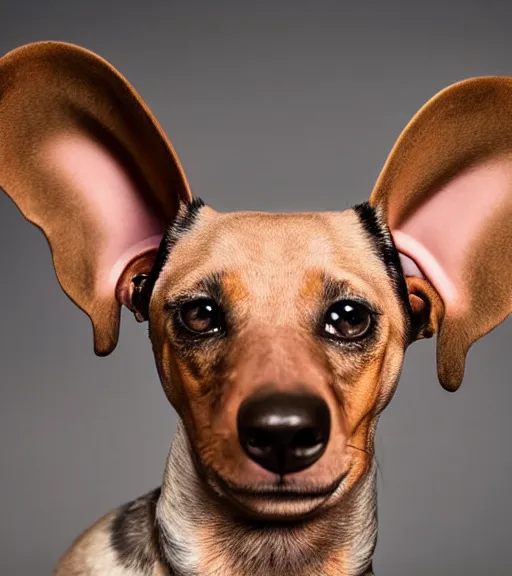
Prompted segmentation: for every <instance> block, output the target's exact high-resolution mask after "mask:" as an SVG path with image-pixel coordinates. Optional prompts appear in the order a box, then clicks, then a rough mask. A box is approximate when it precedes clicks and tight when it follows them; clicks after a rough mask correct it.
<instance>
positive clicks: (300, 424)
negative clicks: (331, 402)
mask: <svg viewBox="0 0 512 576" xmlns="http://www.w3.org/2000/svg"><path fill="white" fill-rule="evenodd" d="M237 428H238V440H239V442H240V445H241V447H242V449H243V451H244V452H245V454H247V456H248V457H249V458H250V459H251V460H252V461H254V462H256V463H257V464H259V465H260V466H261V467H262V468H264V469H265V470H268V471H269V472H273V473H275V474H279V475H281V476H283V475H285V474H293V473H296V472H301V471H302V470H305V469H307V468H309V467H310V466H312V465H313V464H314V463H315V462H317V460H319V459H320V457H321V456H322V454H324V452H325V450H326V447H327V444H328V442H329V436H330V431H331V414H330V410H329V406H328V405H327V403H326V402H325V400H324V399H322V398H321V397H319V396H315V395H313V394H306V393H303V394H298V393H285V392H272V393H266V394H264V395H261V394H259V395H254V396H252V397H249V398H247V399H246V400H245V401H244V402H242V404H241V406H240V408H239V411H238V415H237Z"/></svg>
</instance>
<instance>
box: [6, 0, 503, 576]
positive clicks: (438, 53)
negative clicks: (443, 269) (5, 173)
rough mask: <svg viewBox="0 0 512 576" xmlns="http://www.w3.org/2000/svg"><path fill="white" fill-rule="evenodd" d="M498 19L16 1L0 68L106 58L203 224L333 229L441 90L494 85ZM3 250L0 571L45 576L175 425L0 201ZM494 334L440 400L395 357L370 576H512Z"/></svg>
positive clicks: (154, 472)
mask: <svg viewBox="0 0 512 576" xmlns="http://www.w3.org/2000/svg"><path fill="white" fill-rule="evenodd" d="M506 4H507V3H506V2H503V1H502V0H499V1H495V2H490V1H489V0H485V1H484V0H481V1H480V2H470V1H468V0H466V1H464V2H463V1H454V0H450V1H446V0H445V1H443V2H434V1H430V2H412V1H408V2H406V1H404V2H403V3H401V4H399V3H398V2H389V1H388V2H373V3H372V2H359V3H358V2H350V3H349V2H346V3H343V2H334V1H332V2H329V1H320V0H317V1H316V2H309V3H306V2H299V1H298V0H295V1H293V2H284V1H282V2H264V1H262V0H259V1H258V2H251V3H249V2H242V1H238V2H234V1H233V2H223V1H217V2H207V1H204V2H197V1H192V0H188V1H173V0H160V1H159V2H151V1H146V2H140V1H138V2H135V1H132V0H118V1H111V0H102V1H101V2H96V1H92V0H89V1H88V2H75V1H73V2H71V1H69V0H53V1H49V0H37V1H36V0H32V1H29V0H16V1H15V2H14V1H12V2H10V3H8V4H7V5H6V4H5V3H2V7H1V8H0V22H1V34H0V52H1V53H4V52H6V51H8V50H11V49H12V48H15V47H16V46H18V45H20V44H23V43H26V42H30V41H35V40H43V39H45V40H48V39H51V40H66V41H71V42H75V43H78V44H82V45H84V46H86V47H87V48H89V49H92V50H94V51H96V52H98V53H100V54H101V55H103V56H104V57H105V58H107V59H108V60H110V61H111V62H112V63H113V64H114V65H115V66H116V67H118V68H119V69H120V70H121V71H122V72H123V73H124V74H125V75H126V76H127V77H128V79H129V80H130V81H131V82H132V83H133V84H134V85H135V87H136V88H137V89H138V90H139V92H140V93H141V94H142V95H143V97H144V98H145V99H146V101H147V102H148V104H149V106H150V107H151V108H152V110H153V111H154V112H155V114H156V116H157V117H158V118H159V120H160V122H161V123H162V125H163V126H164V129H165V130H166V132H167V133H168V134H169V136H170V137H171V139H172V140H173V143H174V145H175V147H176V148H177V150H178V153H179V155H180V157H181V160H182V162H183V164H184V167H185V169H186V172H187V174H188V176H189V179H190V181H191V184H192V186H193V188H194V191H195V193H196V194H198V195H200V196H202V197H203V198H205V199H206V200H207V201H208V202H209V203H211V204H212V205H213V206H214V207H215V208H217V209H219V210H235V209H262V210H270V211H279V210H286V211H300V210H312V209H313V210H324V209H329V210H338V209H339V210H341V209H344V208H346V207H349V206H350V205H352V204H354V203H356V202H359V201H362V200H364V199H365V198H366V197H367V195H368V194H369V192H370V190H371V188H372V186H373V184H374V181H375V179H376V177H377V175H378V173H379V171H380V169H381V167H382V165H383V163H384V160H385V158H386V156H387V154H388V152H389V150H390V148H391V146H392V144H393V143H394V141H395V138H396V137H397V136H398V134H399V132H400V131H401V130H402V128H403V127H404V125H405V124H406V122H407V121H408V120H409V119H410V117H411V116H412V115H413V114H414V113H415V111H416V110H417V109H418V108H419V107H420V106H421V105H422V104H423V103H424V102H425V101H426V100H427V99H428V98H430V97H431V96H432V95H434V94H435V93H436V92H437V91H438V90H440V89H442V88H443V87H445V86H446V85H448V84H451V83H452V82H455V81H457V80H461V79H463V78H466V77H469V76H475V75H482V74H510V75H512V35H511V34H510V18H511V16H512V5H510V3H508V4H509V5H508V7H507V5H506ZM511 113H512V111H511ZM0 250H1V255H0V263H1V264H0V270H1V274H2V279H1V284H0V302H1V306H2V315H1V322H0V342H1V347H0V382H1V402H0V461H1V471H0V498H1V510H2V513H1V514H0V574H2V575H4V574H5V575H9V576H11V575H12V576H15V575H29V574H30V575H33V574H49V573H50V571H51V569H52V567H53V566H54V564H55V562H56V560H57V558H58V556H59V555H60V554H61V553H62V552H63V551H64V549H65V548H66V547H67V546H68V545H69V543H70V542H71V540H72V539H73V538H74V537H75V536H77V535H78V533H79V532H80V531H81V530H82V529H83V528H85V527H87V526H88V525H89V524H91V523H92V522H93V521H95V520H96V519H97V518H98V517H100V516H101V515H103V514H104V513H105V512H106V511H107V510H109V509H110V508H112V507H113V506H116V505H118V504H120V503H123V502H124V501H127V500H129V499H131V498H133V497H136V496H138V495H140V494H142V493H143V492H145V491H147V490H149V489H151V488H153V487H154V486H156V485H158V484H159V482H160V478H161V474H162V470H163V465H164V460H165V457H166V455H167V450H168V447H169V444H170V440H171V437H172V434H173V430H174V425H175V415H174V412H173V410H172V409H171V408H170V407H169V405H168V404H167V402H166V400H165V397H164V394H163V392H162V390H161V388H160V385H159V383H158V379H157V375H156V370H155V369H154V365H153V360H152V356H151V351H150V346H149V341H148V339H147V336H146V330H145V328H144V326H140V325H138V324H136V322H135V321H134V320H132V318H131V317H130V316H129V315H127V314H125V315H124V322H123V326H122V332H121V339H120V343H119V346H118V348H117V350H116V351H115V352H114V354H112V356H110V357H108V358H105V359H100V358H96V357H95V356H94V354H93V351H92V335H91V328H90V324H89V321H88V320H87V318H86V317H85V316H83V315H82V313H81V312H79V311H78V310H77V309H75V308H74V307H73V305H72V304H71V302H70V301H69V300H68V299H67V298H66V297H65V296H64V295H63V293H62V292H61V291H60V289H59V287H58V284H57V281H56V279H55V276H54V272H53V269H52V266H51V262H50V254H49V250H48V247H47V245H46V242H45V241H44V238H43V237H42V235H41V233H40V232H39V231H38V230H37V229H35V228H33V227H32V226H30V225H29V224H27V223H26V222H25V221H24V220H23V218H22V217H21V216H20V214H19V213H18V211H17V210H16V208H15V207H14V205H12V204H11V202H10V201H9V200H8V199H7V197H5V196H4V195H3V194H0ZM490 305H492V302H490ZM511 329H512V324H511V323H510V320H509V321H508V322H505V324H503V325H502V326H500V327H499V328H498V329H497V330H495V331H494V332H493V333H492V334H491V335H490V336H488V337H487V338H486V339H484V340H483V341H481V342H479V343H478V344H477V345H475V347H474V348H473V350H472V352H471V353H470V356H469V360H468V364H467V374H466V378H465V382H464V385H463V387H462V389H461V390H460V392H459V393H457V394H455V395H450V394H448V393H446V392H444V391H443V390H442V389H441V387H440V386H439V385H438V383H437V380H436V372H435V364H434V343H433V342H427V343H419V344H416V345H414V346H413V347H412V348H411V349H410V350H409V353H408V356H407V359H406V363H405V368H404V373H403V377H402V380H401V384H400V386H399V391H398V393H397V396H396V397H395V399H394V400H393V402H392V404H391V405H390V407H388V409H387V410H386V412H385V413H384V416H383V418H382V421H381V425H380V433H379V436H378V439H377V450H378V460H379V462H380V479H379V491H380V496H379V498H380V499H379V510H380V535H379V544H378V549H377V553H376V561H375V567H376V571H377V574H378V576H400V575H404V576H405V575H408V574H414V575H415V576H422V575H424V576H431V575H432V574H436V575H439V576H442V575H451V576H453V575H458V574H461V575H462V574H464V575H465V576H481V575H482V574H494V573H499V574H510V568H509V559H508V556H509V547H510V545H509V538H510V530H509V526H508V518H509V517H510V516H511V514H512V495H511V494H510V479H509V475H510V472H511V471H512V457H511V450H510V445H509V442H510V438H511V436H512V429H511V428H512V423H511V420H510V417H509V414H510V411H509V405H510V401H511V400H512V392H511V389H510V382H509V370H510V367H511V365H510V356H508V354H509V345H508V342H509V341H510V335H511Z"/></svg>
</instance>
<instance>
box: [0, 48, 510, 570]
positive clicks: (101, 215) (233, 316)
mask: <svg viewBox="0 0 512 576" xmlns="http://www.w3.org/2000/svg"><path fill="white" fill-rule="evenodd" d="M511 104H512V79H509V78H501V77H500V78H481V79H473V80H470V81H467V82H464V83H459V84H458V85H455V86H453V87H451V88H449V89H447V90H446V91H443V92H442V93H441V94H440V95H438V96H436V97H435V98H434V99H433V100H432V101H431V102H429V103H428V104H427V105H426V106H425V107H424V108H423V109H422V110H421V111H420V112H419V113H418V114H417V115H416V116H415V117H414V118H413V120H412V121H411V123H410V124H409V125H408V126H407V128H406V129H405V131H404V132H403V133H402V135H401V136H400V138H399V139H398V141H397V143H396V145H395V147H394V148H393V150H392V152H391V154H390V156H389V158H388V161H387V162H386V165H385V167H384V169H383V171H382V173H381V175H380V177H379V179H378V181H377V184H376V186H375V188H374V191H373V193H372V194H371V196H370V200H369V203H364V204H362V205H360V206H358V207H356V208H355V209H353V210H347V211H345V212H342V213H308V214H266V213H256V212H253V213H244V212H241V213H231V214H220V213H218V212H216V211H214V210H213V209H212V208H210V207H203V206H202V205H200V204H199V203H196V204H194V202H193V201H192V194H191V192H190V187H189V185H188V182H187V179H186V177H185V175H184V173H183V170H182V168H181V164H180V162H179V160H178V158H177V156H176V154H175V152H174V149H173V148H172V145H171V144H170V142H169V141H168V140H167V138H166V136H165V135H164V133H163V131H162V129H161V127H160V126H159V124H158V122H157V121H156V119H155V118H154V117H153V116H152V114H151V112H150V111H149V110H148V108H147V106H146V105H145V104H144V102H143V101H142V99H141V98H140V96H139V95H138V94H137V93H136V92H135V90H134V89H133V87H132V86H131V85H130V84H129V83H128V82H127V81H126V80H125V79H124V78H123V77H122V76H121V75H120V74H119V73H118V72H117V71H116V70H115V69H114V68H113V67H112V66H111V65H110V64H108V63H107V62H105V61H104V60H103V59H101V58H99V57H98V56H96V55H94V54H92V53H91V52H88V51H87V50H84V49H82V48H79V47H76V46H71V45H68V44H63V43H53V42H44V43H38V44H32V45H28V46H25V47H22V48H19V49H17V50H14V51H13V52H11V53H9V54H7V55H6V56H4V57H3V58H2V59H0V141H1V142H2V147H1V149H0V186H1V187H2V188H3V189H5V190H6V192H7V194H9V196H10V197H11V198H12V199H13V200H14V202H15V203H16V204H17V206H18V207H19V208H20V210H21V211H22V213H23V214H24V216H25V217H26V218H27V219H28V220H29V221H30V222H32V223H34V224H36V225H37V226H39V227H40V228H41V229H42V231H43V232H44V233H45V235H46V237H47V238H48V241H49V244H50V248H51V250H52V255H53V262H54V265H55V270H56V273H57V277H58V279H59V282H60V283H61V286H62V288H63V289H64V290H65V292H66V293H67V294H68V296H69V297H70V298H71V299H72V300H73V302H75V304H76V305H77V306H79V307H80V308H81V309H82V310H83V311H84V312H86V313H87V314H88V315H89V317H90V319H91V321H92V324H93V328H94V345H95V351H96V353H97V354H98V355H105V354H108V353H110V352H111V351H112V350H113V349H114V347H115V346H116V343H117V339H118V333H119V314H120V307H121V305H125V306H127V307H128V308H129V309H130V310H132V311H133V312H134V313H135V315H136V318H137V319H138V320H140V321H143V320H148V321H149V334H150V338H151V344H152V347H153V351H154V356H155V361H156V366H157V369H158V374H159V377H160V379H161V382H162V385H163V388H164V391H165V393H166V395H167V398H168V399H169V401H170V403H171V404H172V405H173V406H174V408H175V409H176V411H177V413H178V416H179V421H178V429H177V433H176V436H175V438H174V440H173V444H172V448H171V451H170V454H169V458H168V461H167V465H166V469H165V474H164V478H163V483H162V487H161V488H160V489H158V490H156V491H154V492H152V493H150V494H148V495H146V496H144V497H142V498H140V499H138V500H135V501H134V502H132V503H129V504H127V505H125V506H123V507H121V508H119V509H118V510H115V511H113V512H111V513H110V514H108V515H107V516H105V517H104V518H102V519H101V520H99V521H98V522H97V523H96V524H95V525H94V526H92V527H91V528H90V529H88V530H87V531H86V532H84V534H83V535H82V536H80V537H79V538H78V539H77V540H76V541H75V542H74V543H73V544H72V545H71V546H70V548H69V550H68V551H67V553H66V554H65V555H64V557H63V558H62V559H61V560H60V562H59V564H58V566H57V568H56V570H55V574H56V576H86V575H88V576H104V575H107V574H108V575H110V576H116V575H118V576H164V575H167V576H209V575H211V576H214V575H219V576H249V575H250V576H263V575H264V576H282V575H283V574H295V575H297V576H317V575H318V576H363V575H366V576H370V575H371V574H372V555H373V551H374V548H375V544H376V537H377V520H376V494H375V475H376V464H375V458H374V436H375V431H376V427H377V424H378V419H379V415H380V413H381V412H382V410H383V409H384V408H385V407H386V406H387V404H388V403H389V401H390V400H391V398H392V396H393V394H394V392H395V390H396V386H397V383H398V379H399V375H400V371H401V366H402V361H403V356H404V352H405V350H406V348H407V346H408V345H409V344H410V343H411V342H413V341H415V340H417V339H421V338H428V337H431V336H433V335H434V334H437V333H438V334H439V341H438V372H439V378H440V381H441V383H442V384H443V386H445V388H447V389H450V390H454V389H456V388H457V387H458V386H459V385H460V382H461V380H462V375H463V371H464V360H465V356H466V353H467V351H468V349H469V347H470V346H471V344H472V343H473V342H475V341H476V340H477V339H478V338H479V337H481V336H482V335H484V334H485V333H487V332H488V331H489V330H491V329H492V328H493V327H494V326H496V325H497V324H499V323H500V322H501V321H502V320H503V319H504V318H505V317H506V316H507V315H508V314H509V313H510V311H511V299H510V290H509V286H510V283H511V282H510V280H511V276H510V274H511V270H512V250H511V249H510V246H511V244H512V241H511V234H510V230H511V224H510V222H512V218H511V214H512V195H510V194H509V195H508V196H507V200H506V201H505V202H504V203H503V206H498V207H496V210H495V211H494V212H493V213H492V214H491V215H490V216H489V218H488V220H487V221H486V226H485V227H484V228H482V230H480V233H479V234H477V235H475V238H473V242H472V243H470V242H469V240H468V244H470V245H467V246H463V247H464V249H465V251H464V261H463V272H464V274H463V289H462V293H461V298H463V299H465V300H467V302H468V303H469V307H468V309H467V310H465V311H464V313H459V314H456V313H455V312H454V308H453V307H450V305H449V304H450V303H449V302H448V303H447V301H445V300H443V298H442V297H441V295H440V293H439V291H438V289H437V288H436V287H435V282H433V281H432V282H431V279H430V280H429V279H428V277H425V275H424V274H423V275H422V274H421V271H420V270H418V274H416V276H417V277H413V276H410V277H407V278H405V276H404V274H403V271H402V267H401V264H400V260H399V255H398V251H397V247H396V245H395V242H394V240H393V234H394V233H395V229H396V227H397V226H400V224H401V223H402V222H403V221H405V220H406V219H407V218H408V216H410V215H411V214H414V213H416V212H417V211H418V210H420V209H421V207H422V205H423V204H424V203H425V201H426V200H427V199H429V198H430V197H431V196H432V195H434V194H435V193H436V192H437V191H439V187H440V186H442V185H444V184H446V183H449V182H450V181H451V180H452V179H453V178H454V177H455V176H457V175H458V174H459V173H463V172H464V171H465V170H467V169H468V168H472V169H473V168H476V169H478V168H479V166H481V164H479V163H481V162H484V161H492V162H496V163H498V164H500V166H505V168H506V170H505V171H504V172H506V177H507V178H509V179H508V180H507V182H508V183H509V184H510V188H511V190H512V169H510V166H509V164H510V161H511V154H510V153H511V151H512V122H510V107H511ZM70 162H71V164H70ZM84 166H85V169H84ZM98 174H99V176H98ZM95 178H96V180H94V179H95ZM93 180H94V185H93V184H91V181H93ZM98 188H99V190H98ZM134 202H135V203H134ZM451 216H452V218H456V216H457V214H451ZM70 223H73V225H71V224H70ZM162 236H163V238H164V240H163V241H162V242H160V238H162ZM157 239H158V240H157ZM462 240H464V239H462ZM159 242H160V245H159V244H158V243H159ZM449 249H450V246H447V247H446V250H447V251H448V250H449ZM427 276H428V275H427ZM205 295H206V296H209V297H211V298H213V299H214V300H216V301H218V302H219V303H220V305H221V307H222V308H223V310H224V312H225V314H226V319H227V325H228V330H227V332H226V334H223V336H222V337H219V338H210V339H208V340H204V339H203V340H201V339H197V338H196V339H195V340H194V339H193V338H192V337H191V336H190V334H188V335H186V336H184V334H183V333H182V330H181V329H180V328H179V323H178V321H177V320H176V310H179V306H180V304H179V302H180V299H181V298H183V297H184V296H187V297H188V298H191V297H194V296H203V297H204V296H205ZM344 298H351V299H357V300H359V301H363V302H365V303H366V304H367V305H368V306H369V308H370V310H372V328H374V329H372V330H371V331H370V333H369V335H368V337H367V338H365V339H363V340H361V341H359V342H350V343H347V342H340V341H339V340H335V339H332V338H328V337H326V332H325V331H324V330H323V326H322V323H323V322H324V315H325V312H326V310H327V309H328V307H329V306H330V305H331V304H332V303H334V302H336V301H339V300H340V299H344ZM491 299H492V300H493V306H492V307H489V306H486V302H488V301H489V300H491ZM264 390H279V391H281V392H293V393H298V392H301V393H304V392H309V393H314V394H315V395H316V396H317V397H320V398H321V399H323V400H324V401H325V403H326V405H327V406H328V408H329V412H330V414H331V420H332V422H331V431H330V438H329V442H328V444H327V446H326V449H325V452H323V454H322V456H321V457H320V458H319V459H318V461H317V462H315V463H314V464H313V465H311V466H310V467H309V468H306V469H303V470H301V471H300V472H294V473H288V474H285V475H284V476H283V477H278V476H277V475H276V474H274V473H273V472H270V471H269V470H267V469H265V468H264V467H262V466H259V465H258V464H256V463H255V462H254V461H253V460H251V459H250V458H249V457H248V456H247V455H246V454H245V452H244V451H243V450H242V448H241V445H240V442H239V438H238V431H237V414H238V411H239V408H240V406H241V405H242V402H243V401H244V400H245V399H246V398H248V397H249V396H250V395H252V394H257V393H260V392H262V391H264ZM262 489H267V490H273V491H274V492H279V491H283V490H284V489H286V490H289V491H292V490H293V491H295V493H296V495H297V493H299V492H300V493H301V497H300V498H299V497H296V498H286V499H276V498H272V497H270V496H269V495H268V494H267V495H266V496H262V495H257V494H256V493H255V492H256V491H258V490H262ZM308 490H309V491H311V490H317V491H319V492H320V493H321V494H320V495H319V494H317V495H316V496H312V495H309V496H305V492H306V491H308Z"/></svg>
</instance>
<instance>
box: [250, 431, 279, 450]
mask: <svg viewBox="0 0 512 576" xmlns="http://www.w3.org/2000/svg"><path fill="white" fill-rule="evenodd" d="M245 438H246V439H245V444H246V447H247V449H248V450H249V451H250V452H251V453H252V454H254V455H260V454H261V455H262V456H263V455H265V454H268V453H269V452H270V451H271V450H272V445H273V443H274V441H273V438H272V434H271V433H270V432H268V431H266V430H263V429H261V428H249V429H248V430H247V433H246V436H245Z"/></svg>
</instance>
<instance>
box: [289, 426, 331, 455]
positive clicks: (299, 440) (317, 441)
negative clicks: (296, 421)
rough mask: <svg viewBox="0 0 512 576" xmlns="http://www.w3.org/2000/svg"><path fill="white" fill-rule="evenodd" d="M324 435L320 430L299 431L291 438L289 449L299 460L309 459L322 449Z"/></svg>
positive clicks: (306, 429)
mask: <svg viewBox="0 0 512 576" xmlns="http://www.w3.org/2000/svg"><path fill="white" fill-rule="evenodd" d="M325 440H326V439H325V435H324V434H323V433H322V431H320V430H315V429H314V428H304V429H303V430H299V431H298V432H297V433H296V434H295V436H294V437H293V439H292V441H291V443H290V448H291V450H292V451H293V453H294V454H295V456H297V457H299V458H309V457H310V456H314V455H315V454H316V453H317V452H319V451H320V450H322V449H323V447H324V444H325Z"/></svg>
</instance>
